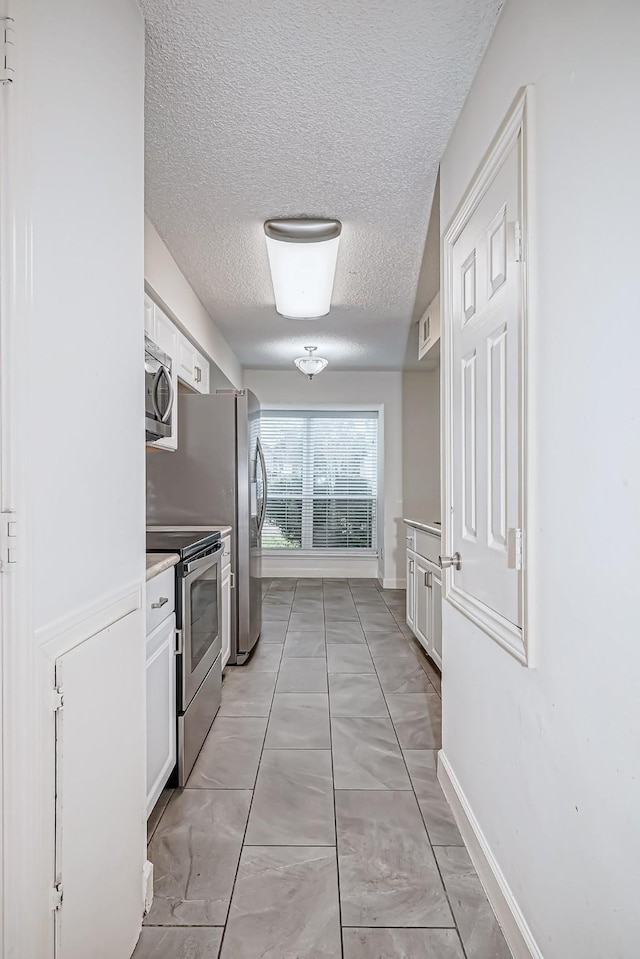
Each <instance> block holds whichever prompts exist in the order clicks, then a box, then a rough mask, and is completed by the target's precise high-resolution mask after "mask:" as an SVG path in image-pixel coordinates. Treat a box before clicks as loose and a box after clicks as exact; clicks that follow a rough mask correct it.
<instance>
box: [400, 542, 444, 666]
mask: <svg viewBox="0 0 640 959" xmlns="http://www.w3.org/2000/svg"><path fill="white" fill-rule="evenodd" d="M407 545H408V549H407V625H408V626H409V627H410V628H411V630H412V631H413V634H414V635H415V637H416V639H417V640H418V642H419V643H420V644H421V645H422V646H423V647H424V650H425V652H426V653H427V654H428V655H429V656H430V657H431V659H433V661H434V662H435V663H436V664H437V666H438V667H439V668H440V669H442V570H441V569H440V566H439V565H438V563H437V561H436V559H435V557H436V556H437V553H438V552H439V550H440V539H439V537H437V536H433V535H432V534H429V533H425V532H421V531H420V532H419V535H408V536H407ZM421 547H422V549H423V552H424V553H428V554H429V555H428V556H425V555H423V554H422V553H421V552H419V550H420V549H421Z"/></svg>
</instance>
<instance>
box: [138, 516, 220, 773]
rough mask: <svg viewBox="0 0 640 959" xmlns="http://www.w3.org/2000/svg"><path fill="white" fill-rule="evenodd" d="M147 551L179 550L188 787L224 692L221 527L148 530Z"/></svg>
mask: <svg viewBox="0 0 640 959" xmlns="http://www.w3.org/2000/svg"><path fill="white" fill-rule="evenodd" d="M147 552H152V553H153V552H171V553H177V554H178V556H179V557H180V561H179V562H178V564H177V566H176V627H177V634H178V639H177V644H176V671H177V674H176V675H177V684H176V688H177V702H176V713H177V723H178V785H179V786H184V785H185V783H186V781H187V779H188V778H189V773H190V772H191V770H192V769H193V765H194V763H195V761H196V759H197V758H198V753H199V752H200V750H201V748H202V744H203V743H204V741H205V739H206V736H207V733H208V732H209V729H210V728H211V724H212V722H213V720H214V718H215V715H216V713H217V712H218V709H219V707H220V699H221V695H222V656H221V652H222V583H221V579H222V577H221V563H222V552H223V546H222V540H221V538H220V533H219V532H217V531H215V532H214V531H189V530H180V529H173V530H162V531H155V530H148V531H147Z"/></svg>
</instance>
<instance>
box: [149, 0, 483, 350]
mask: <svg viewBox="0 0 640 959" xmlns="http://www.w3.org/2000/svg"><path fill="white" fill-rule="evenodd" d="M501 6H502V0H386V2H383V0H306V2H304V0H269V2H256V0H142V7H143V10H144V13H145V17H146V21H147V91H146V100H147V103H146V191H147V196H146V206H147V212H148V214H149V216H150V218H151V220H152V222H153V223H154V225H155V227H156V228H157V230H158V232H159V233H160V235H161V236H162V237H163V239H164V240H165V242H166V244H167V246H168V247H169V249H170V250H171V252H172V253H173V255H174V257H175V259H176V260H177V262H178V264H179V266H180V267H181V268H182V270H183V272H184V273H185V274H186V276H187V278H188V279H189V281H190V282H191V284H192V286H193V288H194V289H195V291H196V292H197V294H198V295H199V297H200V299H201V300H202V302H203V303H204V305H205V307H206V308H207V310H208V311H209V313H210V315H211V316H212V317H213V319H214V320H215V322H216V323H217V324H218V325H219V327H220V329H221V330H222V332H223V333H224V335H225V337H226V338H227V340H228V342H229V344H230V345H231V346H232V347H233V349H234V350H235V352H236V354H237V355H238V357H239V359H240V361H241V363H242V364H243V365H244V366H247V367H258V368H269V367H272V368H278V367H283V368H287V367H288V366H289V365H290V363H291V362H292V360H293V357H294V356H297V355H299V354H300V353H301V352H302V347H303V346H305V345H307V344H310V345H317V346H318V348H319V350H318V352H319V353H321V354H322V355H324V356H326V357H327V358H328V359H329V360H330V362H331V365H332V368H333V369H336V368H337V369H340V368H342V369H358V368H359V369H400V368H402V367H406V366H408V365H412V363H413V354H414V350H413V347H412V346H411V347H409V348H408V345H407V344H408V343H409V342H411V344H412V342H413V336H415V332H414V331H412V318H413V317H414V314H415V312H416V310H417V308H418V307H419V306H421V305H422V306H424V305H426V304H420V303H416V296H417V295H418V297H419V290H420V288H424V286H425V284H424V282H422V283H421V284H419V279H420V275H421V269H422V271H423V274H424V270H425V269H427V270H428V269H429V264H428V263H426V262H424V261H423V254H424V249H425V238H426V233H427V225H428V220H429V211H430V208H431V200H432V196H433V190H434V184H435V181H436V175H437V171H438V161H439V158H440V156H441V154H442V151H443V149H444V146H445V144H446V142H447V139H448V137H449V134H450V132H451V129H452V127H453V125H454V123H455V120H456V118H457V115H458V113H459V111H460V108H461V106H462V103H463V101H464V98H465V96H466V93H467V91H468V88H469V86H470V84H471V81H472V79H473V76H474V74H475V71H476V69H477V67H478V64H479V62H480V59H481V56H482V53H483V51H484V49H485V47H486V45H487V42H488V40H489V37H490V35H491V32H492V30H493V27H494V25H495V22H496V20H497V17H498V13H499V10H500V8H501ZM301 214H307V215H312V216H327V217H335V218H337V219H339V220H341V221H342V223H343V233H342V239H341V243H340V252H339V255H338V268H337V274H336V282H335V287H334V293H333V300H332V303H333V306H332V310H331V313H330V314H329V316H328V317H325V318H324V319H322V320H316V321H307V322H305V321H294V320H285V319H283V318H282V317H280V316H278V314H277V313H276V312H275V308H274V305H273V291H272V288H271V281H270V276H269V267H268V262H267V253H266V246H265V242H264V235H263V230H262V224H263V221H264V220H265V219H268V218H270V217H279V216H295V215H301ZM424 259H425V260H427V259H428V257H427V258H424ZM410 338H411V341H410Z"/></svg>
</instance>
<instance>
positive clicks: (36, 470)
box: [5, 0, 145, 959]
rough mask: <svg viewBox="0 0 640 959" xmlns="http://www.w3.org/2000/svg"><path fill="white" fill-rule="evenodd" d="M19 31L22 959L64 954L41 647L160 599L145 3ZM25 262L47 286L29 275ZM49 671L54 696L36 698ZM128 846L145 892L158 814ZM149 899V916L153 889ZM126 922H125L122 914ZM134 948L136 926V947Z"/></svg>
mask: <svg viewBox="0 0 640 959" xmlns="http://www.w3.org/2000/svg"><path fill="white" fill-rule="evenodd" d="M16 18H17V19H16V33H17V35H18V36H19V38H20V39H19V42H18V47H19V49H20V50H21V51H22V52H23V54H24V59H20V69H19V71H18V73H17V75H16V83H15V84H14V87H15V88H16V89H17V91H18V92H17V93H16V96H17V97H18V100H19V101H20V102H21V110H22V111H23V112H21V115H20V118H19V123H18V132H17V138H16V141H15V142H13V143H12V144H11V145H10V148H9V152H10V154H11V155H12V156H13V157H14V158H15V157H18V156H19V155H22V159H23V160H24V167H23V169H22V171H21V176H22V177H23V183H24V189H23V190H21V191H20V192H16V193H15V194H13V195H12V197H11V202H12V203H14V204H15V207H16V210H15V213H16V221H17V223H18V225H19V229H20V230H22V229H23V227H24V228H25V229H26V237H25V243H24V246H23V247H22V248H21V249H19V250H18V251H17V253H16V256H17V262H18V272H17V273H16V275H15V276H12V277H11V281H12V283H13V284H15V286H16V289H17V291H18V292H17V294H16V295H17V298H20V297H21V296H24V298H25V300H27V301H29V302H28V303H27V305H26V307H25V315H24V317H20V322H21V323H22V326H23V333H24V337H25V347H24V353H23V355H22V357H21V358H20V362H19V365H18V367H17V371H19V374H18V375H19V377H20V380H21V383H22V384H23V397H24V401H23V405H21V406H20V408H19V409H17V410H16V415H19V421H18V422H17V423H14V426H15V427H16V429H17V430H18V433H19V436H20V446H21V449H22V451H23V453H24V458H25V468H24V485H23V490H22V493H23V502H24V504H25V515H24V516H23V517H21V520H22V519H24V522H23V523H22V522H21V524H20V547H21V554H20V561H21V562H23V563H24V562H25V561H26V564H27V573H28V579H29V591H30V600H29V604H28V611H25V612H26V619H25V620H23V621H21V622H20V624H19V625H20V628H21V629H22V628H24V622H27V621H28V622H29V628H28V631H25V635H24V640H25V642H24V644H23V646H22V648H21V649H20V650H18V649H16V648H14V649H13V650H12V654H11V656H8V657H7V660H6V662H7V668H9V669H11V670H12V675H13V676H14V677H15V678H17V677H18V675H19V666H18V661H21V662H27V660H28V657H29V656H31V662H32V665H33V667H34V669H33V671H31V672H30V673H29V674H27V673H24V674H23V675H22V676H21V677H20V679H21V681H22V683H23V686H22V694H23V697H28V696H31V695H33V696H34V700H36V695H37V692H39V693H40V699H39V701H37V700H36V701H35V703H34V708H33V713H34V717H35V716H36V714H37V720H36V718H34V719H32V720H31V725H26V724H22V721H21V719H20V717H19V715H17V714H16V713H15V712H14V713H12V720H13V723H14V725H13V728H12V729H11V730H10V731H9V730H5V737H6V738H5V741H6V740H8V739H10V738H11V736H13V735H15V734H16V733H17V734H19V735H20V737H21V754H22V757H23V761H24V768H25V771H26V775H25V778H24V779H21V778H20V777H15V776H11V777H10V782H9V783H8V786H9V788H10V794H11V802H12V804H13V805H12V816H13V821H12V826H11V828H12V831H15V833H16V834H17V835H19V836H21V835H22V831H23V825H24V822H23V821H26V822H27V825H28V830H29V833H30V835H31V836H32V837H34V838H33V840H32V841H33V843H34V844H37V845H38V846H39V848H38V850H37V853H36V856H35V857H34V859H33V860H32V859H30V858H29V857H30V855H31V853H30V852H29V850H28V849H27V848H26V843H25V848H23V850H22V859H24V861H25V862H26V863H27V864H28V868H29V877H28V880H29V881H28V889H27V890H26V891H25V889H24V886H23V885H22V877H21V876H20V875H19V870H18V869H15V866H16V863H15V862H14V864H13V865H12V866H9V865H8V864H5V868H8V869H9V873H8V874H9V875H11V882H12V886H13V889H12V895H14V899H15V902H16V903H17V905H18V908H19V909H20V910H24V911H26V914H27V915H28V921H27V922H26V923H25V922H24V921H20V920H21V917H22V915H23V913H22V912H20V913H18V912H16V914H15V915H12V917H11V923H12V926H11V928H10V929H9V931H8V932H6V933H5V934H6V937H7V941H6V943H5V944H6V945H7V949H8V951H7V953H6V954H7V956H16V957H18V956H34V957H35V956H36V955H37V956H38V959H48V957H49V956H52V954H53V912H52V910H51V889H52V882H53V877H54V869H53V863H52V857H53V850H54V843H53V811H54V803H55V782H54V779H53V761H54V742H55V740H54V713H53V710H52V700H51V696H52V688H53V662H52V661H51V660H49V659H47V657H46V654H45V653H44V652H43V651H42V649H41V644H43V643H44V642H46V641H48V640H50V639H51V638H52V637H57V638H58V639H60V647H59V648H60V649H64V648H65V643H66V642H67V641H68V644H69V645H71V644H77V643H79V642H82V641H84V640H86V639H87V638H88V636H89V635H90V633H88V634H86V635H85V633H84V625H83V619H84V617H85V615H87V611H92V612H93V613H94V614H96V615H97V617H98V619H97V620H95V622H99V619H100V615H99V614H100V611H101V610H102V609H103V608H106V607H107V606H108V599H109V597H113V596H115V595H120V594H122V593H123V592H124V591H127V590H128V591H129V594H130V595H133V596H134V597H136V596H137V597H139V596H140V591H141V589H142V588H143V586H144V568H145V567H144V561H145V539H144V531H145V500H144V434H143V430H144V425H143V418H144V382H143V347H144V342H143V269H144V235H143V212H144V189H143V159H144V116H143V106H144V23H143V19H142V15H141V13H140V9H139V7H138V4H137V3H136V2H135V0H93V2H92V3H90V4H83V3H79V2H77V0H58V2H57V3H55V4H52V3H50V2H47V0H27V2H25V3H23V4H20V5H18V6H17V7H16ZM12 95H13V94H12ZM14 150H15V154H14V152H13V151H14ZM30 244H31V246H30ZM20 267H25V269H26V270H29V269H31V274H30V275H29V274H27V275H26V278H25V275H24V274H22V275H21V273H20ZM14 292H15V291H13V290H12V293H14ZM17 371H16V372H17ZM134 602H135V600H134ZM138 606H139V601H138ZM133 619H134V621H135V622H134V627H133V628H132V631H131V633H130V635H129V645H128V648H129V649H130V651H131V654H130V655H131V658H130V660H127V659H126V658H124V659H122V661H121V663H120V668H121V670H122V671H123V672H126V673H127V674H128V675H129V677H130V678H131V679H132V682H133V683H134V685H137V688H138V690H139V698H138V699H137V701H136V702H134V703H131V704H130V708H129V709H128V715H129V716H130V720H131V721H130V737H129V738H128V739H127V742H126V743H125V742H124V741H123V742H121V743H120V744H119V746H120V748H121V750H122V751H123V752H122V756H123V759H124V760H125V765H126V761H128V759H130V758H131V756H132V755H133V753H132V751H135V757H134V758H135V760H136V762H138V763H143V762H144V756H143V749H142V743H143V737H144V724H143V715H144V668H143V667H144V628H143V622H142V620H143V617H142V615H141V614H140V613H138V614H137V616H135V617H134V618H133ZM98 628H99V627H96V629H95V631H96V632H97V631H98ZM87 629H89V627H88V626H87ZM72 635H73V638H72ZM11 638H12V637H5V640H7V641H10V640H11ZM29 650H31V652H29ZM14 660H15V662H14ZM40 670H41V671H42V678H43V682H46V684H47V685H46V687H45V688H43V689H42V690H37V692H36V685H37V682H38V678H37V675H36V674H38V675H39V671H40ZM91 678H92V679H97V680H98V683H99V681H100V679H99V676H98V677H91ZM12 694H14V695H15V691H14V690H12ZM114 702H115V701H114ZM40 720H42V727H41V728H40V729H39V727H37V726H36V723H37V722H39V721H40ZM109 723H110V717H109V715H108V714H105V715H104V727H103V728H101V729H98V728H96V727H94V728H92V729H91V730H87V732H86V737H87V743H86V746H87V748H91V744H92V742H94V741H95V740H94V739H92V736H94V735H97V736H98V737H99V736H102V735H103V734H104V733H105V732H106V734H107V736H108V734H109V729H110V725H109ZM16 726H17V729H16ZM30 766H31V767H36V773H37V778H35V779H33V778H32V779H29V775H30V773H29V769H30ZM5 772H6V769H5ZM142 778H143V776H142V775H140V776H139V777H138V779H136V781H135V782H133V783H128V782H127V783H125V784H124V785H125V787H126V786H129V787H130V791H131V795H133V796H135V794H136V792H137V790H138V787H139V788H140V793H141V796H140V799H141V805H140V809H142V801H143V798H144V797H143V795H142ZM73 789H74V782H72V781H67V782H65V783H64V784H63V790H64V794H65V795H67V796H69V797H70V796H71V795H72V792H73ZM134 804H135V803H134ZM84 827H85V829H86V837H87V840H91V838H92V837H93V836H95V835H96V831H99V830H100V829H101V824H100V821H96V819H94V818H92V810H91V809H87V810H86V819H85V821H84ZM121 835H127V836H129V837H131V836H133V837H134V845H133V848H132V852H131V855H132V856H133V857H134V858H136V859H137V861H138V865H139V868H140V882H141V875H142V872H141V870H142V864H143V861H144V821H143V819H142V816H140V817H139V818H136V820H135V821H134V822H132V823H124V824H122V832H120V833H119V836H121ZM138 840H139V845H138ZM115 841H116V844H117V839H116V840H115ZM19 852H20V850H12V854H16V853H18V854H19ZM100 869H101V864H100V862H98V861H96V862H95V865H94V869H93V871H91V872H88V873H87V874H86V875H85V876H83V877H80V881H84V883H85V886H86V888H87V889H91V890H92V893H93V895H94V896H96V897H97V898H99V897H100V890H101V886H100ZM75 878H76V879H78V877H75ZM136 893H137V895H138V896H140V899H136V903H135V908H136V909H137V910H138V912H139V911H140V910H139V906H140V902H141V893H140V889H139V887H138V888H137V889H136ZM130 905H131V904H130ZM131 908H133V907H131ZM110 920H111V921H112V923H113V924H114V925H115V924H117V923H118V921H119V916H118V914H116V915H114V916H112V917H110ZM131 936H132V930H131V928H129V930H128V936H127V938H128V942H129V944H131ZM29 937H33V938H29ZM36 940H37V945H36V944H35V943H36ZM133 941H135V938H134V939H133ZM103 948H104V946H103ZM63 954H64V955H65V956H68V955H69V954H68V953H61V955H63ZM95 954H96V956H97V955H98V952H96V953H95ZM113 959H127V957H126V956H124V955H113Z"/></svg>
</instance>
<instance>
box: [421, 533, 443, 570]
mask: <svg viewBox="0 0 640 959" xmlns="http://www.w3.org/2000/svg"><path fill="white" fill-rule="evenodd" d="M414 533H415V534H416V545H415V551H416V553H419V555H420V556H424V558H425V559H430V560H431V562H432V563H436V564H437V563H438V556H439V555H440V552H441V543H442V540H441V539H440V537H439V536H434V534H433V533H425V531H424V530H422V529H416V530H414Z"/></svg>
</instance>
